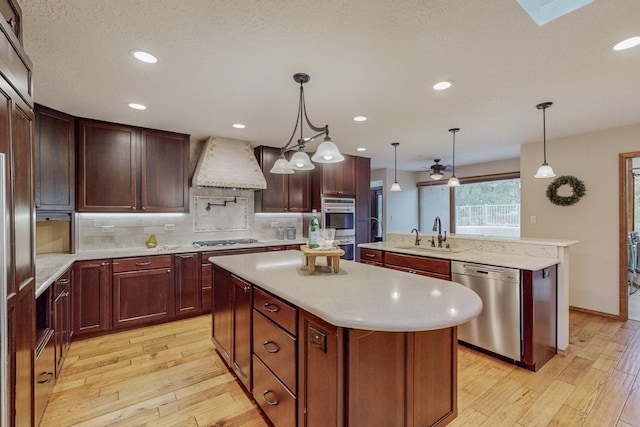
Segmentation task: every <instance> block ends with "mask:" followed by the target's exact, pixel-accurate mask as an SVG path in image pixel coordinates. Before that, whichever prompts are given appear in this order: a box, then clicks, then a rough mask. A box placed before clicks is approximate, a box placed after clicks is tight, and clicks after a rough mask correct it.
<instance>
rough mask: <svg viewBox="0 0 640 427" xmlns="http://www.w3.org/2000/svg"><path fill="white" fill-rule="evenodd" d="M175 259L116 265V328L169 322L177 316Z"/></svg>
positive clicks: (119, 261)
mask: <svg viewBox="0 0 640 427" xmlns="http://www.w3.org/2000/svg"><path fill="white" fill-rule="evenodd" d="M173 305H174V298H173V273H172V271H171V255H159V256H151V257H136V258H121V259H117V260H114V261H113V327H114V328H123V327H127V326H133V325H136V326H139V325H145V324H150V323H157V322H159V321H166V320H168V319H169V318H171V317H172V316H173V314H174V310H173Z"/></svg>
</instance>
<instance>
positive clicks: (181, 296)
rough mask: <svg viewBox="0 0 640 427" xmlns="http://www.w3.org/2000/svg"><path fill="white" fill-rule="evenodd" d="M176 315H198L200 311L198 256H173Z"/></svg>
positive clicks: (200, 292) (200, 295)
mask: <svg viewBox="0 0 640 427" xmlns="http://www.w3.org/2000/svg"><path fill="white" fill-rule="evenodd" d="M173 259H174V265H175V268H176V273H175V288H176V315H180V314H189V313H198V312H200V311H201V310H202V285H201V283H200V275H199V274H198V273H199V270H200V254H198V253H192V254H178V255H174V257H173Z"/></svg>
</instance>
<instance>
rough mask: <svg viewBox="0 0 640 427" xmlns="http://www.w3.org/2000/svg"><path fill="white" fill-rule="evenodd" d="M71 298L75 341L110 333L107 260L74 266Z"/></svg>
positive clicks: (109, 267)
mask: <svg viewBox="0 0 640 427" xmlns="http://www.w3.org/2000/svg"><path fill="white" fill-rule="evenodd" d="M71 295H72V312H73V316H72V317H73V335H74V336H75V337H79V336H82V335H85V334H91V333H96V332H103V331H108V330H109V329H111V260H108V259H103V260H95V261H78V262H76V263H75V264H74V266H73V283H72V285H71Z"/></svg>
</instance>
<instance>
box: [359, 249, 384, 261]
mask: <svg viewBox="0 0 640 427" xmlns="http://www.w3.org/2000/svg"><path fill="white" fill-rule="evenodd" d="M364 261H370V262H371V261H373V262H378V263H382V251H377V250H375V249H362V248H360V262H364ZM367 264H369V262H367Z"/></svg>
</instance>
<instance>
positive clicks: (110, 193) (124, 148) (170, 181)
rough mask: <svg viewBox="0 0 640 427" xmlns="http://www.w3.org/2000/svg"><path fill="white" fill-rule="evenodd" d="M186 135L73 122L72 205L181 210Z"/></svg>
mask: <svg viewBox="0 0 640 427" xmlns="http://www.w3.org/2000/svg"><path fill="white" fill-rule="evenodd" d="M188 161H189V136H188V135H184V134H177V133H172V132H164V131H156V130H151V129H141V128H136V127H133V126H126V125H119V124H115V123H107V122H100V121H96V120H89V119H80V120H79V122H78V183H77V185H78V190H77V196H78V201H77V209H78V211H81V212H187V211H188V208H189V200H188V199H189V198H188V168H189V165H188Z"/></svg>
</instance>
